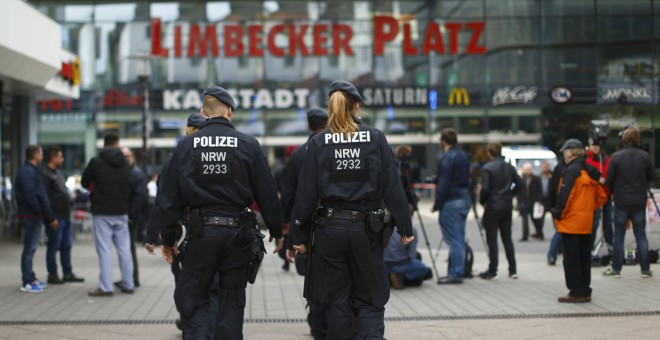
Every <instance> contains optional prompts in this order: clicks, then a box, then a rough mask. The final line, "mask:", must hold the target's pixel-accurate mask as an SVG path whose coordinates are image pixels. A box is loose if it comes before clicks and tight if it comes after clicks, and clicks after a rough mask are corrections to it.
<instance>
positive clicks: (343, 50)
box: [151, 16, 486, 58]
mask: <svg viewBox="0 0 660 340" xmlns="http://www.w3.org/2000/svg"><path fill="white" fill-rule="evenodd" d="M484 27H485V25H484V22H483V21H474V22H444V23H438V22H435V21H430V22H429V23H428V24H427V26H426V30H425V32H426V34H425V36H424V41H423V44H422V47H421V48H420V47H415V46H413V43H412V40H413V39H412V36H413V33H412V29H411V23H410V22H407V21H400V20H398V19H397V18H395V17H390V16H375V17H374V20H373V37H372V39H371V41H373V42H374V54H375V55H377V56H380V55H383V54H384V53H385V43H387V42H391V41H393V40H395V39H396V38H397V36H399V33H400V31H401V29H402V31H403V53H404V54H405V55H417V54H429V53H430V52H435V53H438V54H447V53H448V54H452V55H456V54H484V53H486V47H485V46H483V45H480V44H479V40H480V38H481V36H482V34H483V31H484ZM443 32H447V33H446V34H447V35H448V37H445V38H443ZM463 32H468V34H470V38H469V39H468V42H467V44H466V47H465V48H464V49H462V50H459V43H458V35H459V33H463ZM281 35H284V36H286V37H287V38H288V46H278V45H277V44H276V43H275V40H276V37H278V36H281ZM310 36H311V39H308V37H310ZM352 38H353V28H352V27H351V26H350V25H347V24H340V23H333V24H326V23H318V24H313V25H308V24H306V23H298V24H292V23H288V24H277V25H274V26H272V27H270V28H269V29H268V30H266V29H265V27H264V25H261V24H254V25H236V24H227V25H222V34H221V35H220V36H219V35H218V33H217V29H216V24H206V25H204V26H201V25H199V24H197V23H190V25H189V30H188V36H187V37H185V38H184V37H183V36H182V28H181V25H180V24H174V39H173V45H174V46H171V47H165V46H163V44H162V39H163V37H162V23H161V21H160V19H159V18H153V19H151V55H152V56H153V57H168V56H169V55H170V52H171V50H173V51H172V52H173V55H174V57H175V58H180V57H182V56H183V55H184V53H185V56H186V57H188V58H192V57H206V56H207V55H209V54H210V55H211V56H212V57H218V56H220V46H222V55H223V56H224V57H239V56H244V55H247V56H250V57H261V56H263V55H264V52H265V51H266V50H267V51H268V53H270V55H272V56H275V57H284V56H289V57H295V56H298V55H300V56H316V57H320V56H329V55H333V56H338V55H340V54H345V55H349V56H352V55H354V53H353V49H352V48H351V40H352ZM219 39H222V40H221V41H219ZM445 39H447V41H445ZM184 42H187V46H184ZM330 42H332V44H331V47H328V44H329V43H330Z"/></svg>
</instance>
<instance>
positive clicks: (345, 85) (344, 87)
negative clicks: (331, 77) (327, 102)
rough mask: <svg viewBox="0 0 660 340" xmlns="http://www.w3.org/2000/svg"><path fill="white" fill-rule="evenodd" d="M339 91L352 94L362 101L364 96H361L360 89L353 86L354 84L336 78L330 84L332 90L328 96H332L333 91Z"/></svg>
mask: <svg viewBox="0 0 660 340" xmlns="http://www.w3.org/2000/svg"><path fill="white" fill-rule="evenodd" d="M337 91H345V92H346V93H348V94H350V95H351V96H353V98H355V100H357V101H358V102H360V103H362V96H360V93H359V92H358V90H357V89H356V88H355V86H353V84H351V83H349V82H347V81H343V80H335V81H333V82H332V84H330V92H328V97H330V96H332V94H333V93H335V92H337Z"/></svg>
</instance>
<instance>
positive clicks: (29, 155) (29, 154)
mask: <svg viewBox="0 0 660 340" xmlns="http://www.w3.org/2000/svg"><path fill="white" fill-rule="evenodd" d="M39 150H41V147H40V146H39V145H34V144H30V145H28V146H27V148H25V159H27V160H28V161H31V160H33V159H34V157H36V156H37V153H38V152H39Z"/></svg>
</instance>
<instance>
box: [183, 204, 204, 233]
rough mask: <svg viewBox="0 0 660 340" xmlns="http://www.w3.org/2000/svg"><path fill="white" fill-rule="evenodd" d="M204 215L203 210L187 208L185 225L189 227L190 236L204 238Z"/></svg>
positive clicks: (184, 218) (184, 214)
mask: <svg viewBox="0 0 660 340" xmlns="http://www.w3.org/2000/svg"><path fill="white" fill-rule="evenodd" d="M204 215H205V214H204V211H203V209H198V208H186V209H185V210H184V213H183V216H184V217H183V223H186V224H187V225H188V228H189V231H190V236H192V237H202V235H204V217H205V216H204ZM186 217H187V221H186Z"/></svg>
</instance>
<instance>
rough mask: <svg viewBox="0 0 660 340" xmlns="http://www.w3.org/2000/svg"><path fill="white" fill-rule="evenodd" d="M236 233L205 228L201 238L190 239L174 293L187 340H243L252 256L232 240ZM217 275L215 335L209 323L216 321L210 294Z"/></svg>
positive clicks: (220, 228) (219, 228) (222, 228)
mask: <svg viewBox="0 0 660 340" xmlns="http://www.w3.org/2000/svg"><path fill="white" fill-rule="evenodd" d="M237 231H238V229H237V228H227V227H215V226H205V227H204V233H203V235H202V237H199V236H197V237H193V236H191V237H190V240H189V242H188V247H187V250H186V254H185V256H184V259H183V268H182V269H181V273H180V274H179V279H178V281H177V284H176V288H175V290H174V302H175V303H176V307H177V310H178V311H179V313H180V314H181V319H182V321H183V324H184V337H185V339H213V338H215V339H232V340H233V339H243V315H244V310H245V286H246V285H247V280H246V278H247V276H246V275H247V269H248V263H249V260H250V253H249V250H246V249H243V246H244V245H243V244H236V243H235V241H234V240H233V236H234V234H235V233H236V232H237ZM216 274H217V280H218V285H219V290H218V295H217V300H216V301H217V308H218V311H217V315H216V318H215V320H216V324H215V326H216V327H215V332H213V328H212V325H213V324H212V323H211V322H209V320H210V319H212V317H213V315H212V314H213V312H212V306H211V301H210V292H209V291H210V290H211V287H212V286H213V285H214V284H213V281H214V277H215V276H216ZM212 333H214V334H212Z"/></svg>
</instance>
